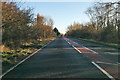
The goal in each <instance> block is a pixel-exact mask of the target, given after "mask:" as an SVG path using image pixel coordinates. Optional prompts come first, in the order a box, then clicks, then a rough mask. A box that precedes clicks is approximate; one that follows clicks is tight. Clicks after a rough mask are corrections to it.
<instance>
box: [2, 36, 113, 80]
mask: <svg viewBox="0 0 120 80" xmlns="http://www.w3.org/2000/svg"><path fill="white" fill-rule="evenodd" d="M69 40H70V39H67V38H65V37H58V38H57V39H55V40H54V41H52V42H51V43H50V44H49V45H47V46H46V47H44V48H43V49H42V50H40V51H39V52H37V53H36V54H34V55H33V56H32V57H30V58H29V59H27V60H25V61H24V62H23V63H21V64H20V65H18V66H17V67H15V68H14V69H13V70H11V71H9V72H8V73H7V74H6V75H4V76H3V79H6V78H100V79H101V80H102V79H103V78H105V80H106V79H108V80H109V79H110V78H109V77H108V76H107V75H106V74H105V73H104V72H102V71H101V70H100V69H99V68H98V67H96V66H95V65H94V64H93V63H92V61H94V62H95V59H93V58H89V56H88V57H86V56H87V55H84V54H83V53H80V52H79V51H78V50H76V49H75V48H74V47H75V46H73V45H72V42H70V41H69ZM76 44H77V43H76ZM79 46H81V43H80V44H79ZM92 59H93V60H92ZM103 60H104V59H103ZM105 60H106V61H107V59H106V58H105ZM108 61H109V60H108ZM95 63H96V62H95ZM96 64H97V63H96ZM112 70H114V69H112Z"/></svg>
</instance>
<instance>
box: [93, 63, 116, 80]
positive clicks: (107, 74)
mask: <svg viewBox="0 0 120 80" xmlns="http://www.w3.org/2000/svg"><path fill="white" fill-rule="evenodd" d="M92 64H93V65H94V66H96V67H97V68H98V69H99V70H101V71H102V72H103V73H104V74H105V75H106V76H108V77H109V78H110V79H111V80H115V79H114V78H113V77H112V76H111V75H110V74H109V73H107V72H106V71H105V70H104V69H102V68H101V67H100V66H99V65H98V64H96V63H95V62H92Z"/></svg>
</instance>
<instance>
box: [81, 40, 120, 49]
mask: <svg viewBox="0 0 120 80" xmlns="http://www.w3.org/2000/svg"><path fill="white" fill-rule="evenodd" d="M79 39H80V40H84V41H87V42H91V43H96V44H102V45H105V46H109V47H113V48H120V44H114V43H106V42H102V41H96V40H92V39H83V38H79Z"/></svg>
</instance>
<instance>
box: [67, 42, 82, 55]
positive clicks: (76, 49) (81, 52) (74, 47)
mask: <svg viewBox="0 0 120 80" xmlns="http://www.w3.org/2000/svg"><path fill="white" fill-rule="evenodd" d="M66 42H67V43H68V44H70V43H69V42H68V41H67V40H66ZM70 45H72V44H70ZM72 47H73V48H74V49H75V50H77V51H78V52H79V53H82V52H81V51H79V50H78V49H77V48H76V47H74V46H73V45H72Z"/></svg>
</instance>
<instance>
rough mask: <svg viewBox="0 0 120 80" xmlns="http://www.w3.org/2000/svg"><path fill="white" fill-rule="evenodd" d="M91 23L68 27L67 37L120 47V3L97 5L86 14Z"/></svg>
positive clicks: (74, 24) (75, 24)
mask: <svg viewBox="0 0 120 80" xmlns="http://www.w3.org/2000/svg"><path fill="white" fill-rule="evenodd" d="M85 13H86V14H87V15H88V16H89V18H90V22H88V23H85V24H80V23H76V22H74V23H73V24H71V25H69V26H68V29H67V32H66V36H69V37H75V38H80V39H82V40H87V41H91V42H96V43H101V44H107V45H110V46H114V47H117V48H118V47H119V46H120V44H119V43H120V39H119V35H120V33H119V30H120V18H119V16H120V2H114V3H110V2H109V3H95V5H94V6H92V7H89V8H88V10H86V12H85Z"/></svg>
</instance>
